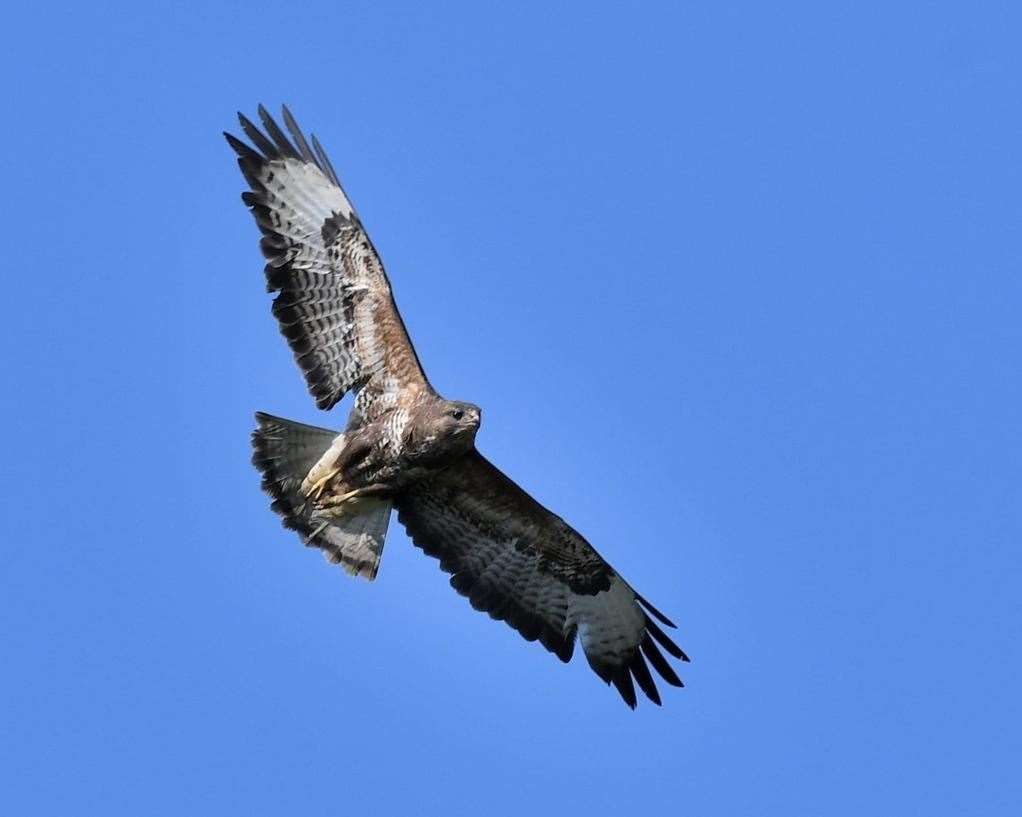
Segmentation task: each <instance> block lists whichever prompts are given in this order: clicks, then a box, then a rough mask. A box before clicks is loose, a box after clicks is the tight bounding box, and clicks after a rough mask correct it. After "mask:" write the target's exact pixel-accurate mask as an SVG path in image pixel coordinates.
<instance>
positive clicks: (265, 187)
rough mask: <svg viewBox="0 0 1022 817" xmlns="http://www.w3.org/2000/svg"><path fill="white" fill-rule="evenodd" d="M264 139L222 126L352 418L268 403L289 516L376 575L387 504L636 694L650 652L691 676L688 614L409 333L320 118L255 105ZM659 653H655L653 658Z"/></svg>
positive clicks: (467, 576) (272, 254)
mask: <svg viewBox="0 0 1022 817" xmlns="http://www.w3.org/2000/svg"><path fill="white" fill-rule="evenodd" d="M259 118H260V120H261V122H262V126H263V129H262V130H260V128H259V127H257V126H256V125H255V124H253V123H252V122H251V121H250V120H248V119H246V118H245V117H244V116H242V115H241V114H239V120H240V122H241V129H242V131H243V132H244V134H245V136H247V137H248V140H249V142H250V143H251V144H246V143H245V142H244V141H242V140H241V139H238V138H236V137H234V136H232V135H231V134H229V133H225V134H224V136H226V138H227V141H228V143H229V144H230V146H231V147H232V148H233V149H234V151H235V152H236V153H237V154H238V164H239V165H240V166H241V172H242V173H243V174H244V176H245V179H246V181H247V182H248V185H249V188H250V189H249V190H247V191H246V192H244V193H243V194H242V200H243V201H244V202H245V204H246V205H248V207H249V209H250V210H251V212H252V215H253V216H254V218H255V221H256V224H257V225H258V227H259V230H260V231H261V232H262V239H261V241H260V248H261V249H262V252H263V255H264V256H265V258H266V260H267V263H266V282H267V288H268V290H269V291H270V292H276V293H277V295H276V298H275V299H274V301H273V314H274V316H275V317H276V319H277V321H278V323H279V325H280V330H281V332H282V333H283V335H284V337H285V338H287V341H288V343H289V344H290V346H291V349H292V351H293V352H294V356H295V360H296V361H297V363H298V366H299V367H300V368H301V370H302V373H303V374H304V375H305V380H306V383H307V385H308V388H309V391H310V392H311V393H312V396H313V397H314V398H315V401H316V405H317V406H318V407H319V408H320V409H324V410H327V409H330V408H332V407H333V406H335V405H336V404H337V402H338V401H339V400H340V399H341V398H342V397H344V395H345V394H347V393H348V392H353V393H354V395H355V400H354V405H353V407H352V409H351V413H350V414H349V416H348V421H347V424H346V426H345V428H344V431H342V432H337V431H330V430H328V429H325V428H317V427H315V426H309V425H304V424H302V423H296V422H294V421H292V420H285V419H283V418H280V417H273V416H270V415H269V414H263V413H258V414H257V415H256V421H257V424H258V427H257V428H256V430H255V431H254V432H253V435H252V444H253V448H254V454H253V457H252V461H253V463H254V464H255V466H256V468H258V469H259V471H260V472H261V474H262V486H263V489H264V490H265V491H266V492H267V493H268V494H269V495H270V496H271V497H272V500H273V502H272V508H273V510H274V511H276V513H278V514H279V515H280V516H281V518H282V519H283V524H284V526H285V527H287V528H291V529H293V530H295V531H296V532H297V533H298V535H299V536H300V537H301V539H302V541H303V542H304V543H305V544H306V545H308V546H310V547H316V548H319V549H320V550H322V551H323V553H324V555H325V556H326V558H327V559H328V560H330V561H331V562H333V563H336V564H339V565H341V566H342V567H343V568H344V569H345V570H346V571H347V572H348V573H350V574H352V575H356V576H362V577H364V578H367V579H370V580H371V579H373V578H374V577H375V576H376V572H377V570H378V569H379V565H380V557H381V555H382V553H383V543H384V540H385V538H386V535H387V525H388V522H389V520H390V512H391V509H392V508H394V509H396V510H397V514H398V520H399V521H400V522H401V523H402V524H403V525H404V526H405V528H406V529H407V531H408V534H409V536H410V537H411V539H412V541H413V542H414V543H415V544H416V545H417V546H418V547H420V548H421V549H422V550H423V551H425V552H426V553H427V554H428V555H430V556H434V557H436V558H437V559H438V560H439V561H440V568H441V569H442V570H444V571H446V572H447V573H450V574H451V580H450V581H451V586H452V587H454V589H455V590H457V591H458V592H459V593H460V594H461V595H463V596H466V597H467V598H468V600H469V603H470V604H471V605H472V606H473V607H474V608H475V609H476V610H481V611H485V612H487V613H489V615H490V616H491V617H492V618H495V619H499V620H503V621H506V622H507V623H508V624H509V625H510V626H511V627H513V628H514V629H516V630H517V631H518V632H519V633H521V634H522V636H524V637H525V638H526V639H527V640H529V641H535V640H537V639H538V640H539V642H540V643H541V644H542V645H543V646H544V647H546V649H548V650H549V651H550V652H552V653H554V654H555V655H556V656H557V657H558V658H560V659H561V660H562V661H565V662H566V661H568V660H570V659H571V656H572V652H573V650H574V645H575V640H576V638H577V639H578V640H579V641H580V642H581V644H582V649H583V651H584V652H585V656H586V659H587V660H588V662H589V665H590V666H591V667H592V668H593V671H594V672H595V673H596V674H597V675H598V676H599V677H600V678H601V679H603V681H604V682H606V683H608V684H614V686H615V687H616V688H617V691H618V692H619V693H620V694H621V697H622V698H623V699H624V700H625V703H627V704H628V706H630V707H632V708H634V707H635V703H636V694H635V684H638V686H639V688H640V689H641V690H642V692H643V693H645V695H646V696H647V697H648V698H649V699H650V700H652V701H653V702H654V703H656V704H660V695H659V693H658V691H657V687H656V684H655V683H654V681H653V676H652V674H651V673H650V670H649V665H652V667H653V669H655V670H656V672H657V673H658V674H659V675H660V677H661V678H663V679H664V680H665V681H666V682H667V683H668V684H671V685H673V686H679V687H680V686H682V682H681V681H680V680H679V678H678V676H677V674H676V673H675V671H674V669H673V668H672V667H671V665H670V664H669V663H668V661H667V659H666V658H665V657H664V655H663V653H662V652H661V648H662V649H663V650H665V651H667V652H668V653H670V654H671V655H672V656H674V657H675V658H678V659H680V660H682V661H687V660H688V657H687V656H686V655H685V653H684V652H683V651H682V650H681V649H680V648H679V647H678V646H677V645H676V644H675V643H674V642H673V641H672V640H671V639H670V638H669V637H668V636H667V635H666V633H665V632H664V631H663V630H662V629H661V627H660V626H659V625H658V624H657V622H658V621H659V622H660V624H663V625H665V626H668V627H674V626H675V625H674V624H672V623H671V622H670V621H669V620H668V619H667V617H666V616H664V615H663V614H662V613H661V612H659V611H658V610H657V609H656V608H655V607H654V606H653V605H652V604H650V603H649V602H648V601H646V599H644V598H643V597H642V596H640V595H639V594H638V593H636V592H635V590H633V589H632V587H631V586H630V585H629V584H628V583H627V582H626V581H625V580H624V579H623V578H621V576H620V575H619V574H618V573H617V572H616V571H615V570H614V569H613V568H612V567H611V566H610V565H609V564H607V562H606V561H604V560H603V558H602V557H601V556H600V554H598V553H597V552H596V550H595V549H593V547H592V546H591V545H590V544H589V543H588V542H587V541H586V540H585V539H583V538H582V536H581V535H579V534H578V533H577V532H576V531H575V530H574V529H573V528H571V527H570V526H569V525H568V524H567V523H566V522H565V521H564V520H563V519H561V518H560V517H559V516H557V515H556V514H554V513H552V512H551V511H548V510H547V509H546V508H544V507H543V506H542V505H540V504H539V503H538V502H537V501H536V500H535V499H533V498H532V497H531V496H529V495H528V494H527V493H526V492H525V491H523V490H522V489H521V488H519V487H518V486H517V485H516V484H515V483H514V482H512V481H511V480H510V479H509V478H508V477H507V476H505V475H504V474H503V473H502V472H501V471H500V470H499V469H498V468H497V467H496V466H494V465H492V464H491V463H490V462H489V461H487V460H486V458H485V457H483V455H482V454H480V453H479V451H478V450H476V447H475V438H476V433H477V432H478V431H479V423H480V418H481V416H482V412H481V410H480V408H479V407H478V406H475V405H473V404H471V403H465V402H461V401H457V400H446V399H444V398H443V397H441V396H440V394H439V393H437V391H436V390H435V389H434V388H433V387H432V386H431V385H430V383H429V380H428V379H427V378H426V374H425V372H424V371H423V369H422V364H421V363H420V362H419V358H418V356H417V355H416V353H415V349H414V348H413V347H412V343H411V340H410V339H409V337H408V332H407V331H406V329H405V326H404V323H403V322H402V320H401V316H400V314H399V313H398V310H397V305H396V304H395V303H394V298H393V295H392V294H391V288H390V283H389V282H388V280H387V276H386V273H385V272H384V270H383V264H382V263H381V261H380V257H379V254H378V253H377V252H376V249H375V248H374V247H373V244H372V242H371V241H370V239H369V236H368V235H367V234H366V231H365V230H364V229H363V227H362V222H361V221H360V220H359V218H358V215H357V214H356V213H355V210H354V208H353V207H352V205H351V202H350V201H349V199H348V197H347V196H346V195H345V193H344V190H343V188H342V187H341V183H340V181H339V180H338V178H337V173H336V171H335V170H334V168H333V166H332V165H331V164H330V160H329V159H328V158H327V155H326V153H324V151H323V148H322V147H321V146H320V144H319V141H318V140H317V139H316V137H315V136H313V137H311V145H310V142H309V141H308V140H306V138H305V136H304V135H303V134H302V131H301V130H300V129H299V127H298V125H297V124H296V123H295V120H294V117H292V116H291V113H290V111H288V109H287V108H286V107H285V108H284V109H283V121H284V126H285V128H286V129H287V131H288V133H289V134H290V138H288V136H287V135H286V134H285V133H284V131H282V130H281V128H280V127H279V126H278V124H277V123H276V122H275V121H274V120H273V118H272V117H271V116H270V115H269V114H268V113H267V112H266V110H265V109H264V108H263V107H262V106H260V107H259ZM647 662H648V664H647Z"/></svg>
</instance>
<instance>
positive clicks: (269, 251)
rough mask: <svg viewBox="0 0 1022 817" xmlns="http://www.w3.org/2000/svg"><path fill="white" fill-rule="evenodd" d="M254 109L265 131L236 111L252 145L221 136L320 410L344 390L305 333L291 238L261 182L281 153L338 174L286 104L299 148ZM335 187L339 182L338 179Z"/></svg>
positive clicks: (281, 316)
mask: <svg viewBox="0 0 1022 817" xmlns="http://www.w3.org/2000/svg"><path fill="white" fill-rule="evenodd" d="M258 111H259V119H260V121H261V122H262V124H263V127H264V128H265V130H266V133H264V132H263V131H262V130H260V128H259V127H258V126H256V125H255V124H254V123H253V122H252V121H251V120H250V119H248V118H247V117H246V116H245V115H244V114H242V113H239V114H238V122H239V123H240V124H241V129H242V131H243V132H244V133H245V136H246V137H248V139H249V140H250V141H251V142H252V145H254V147H252V146H250V145H247V144H245V143H244V142H243V141H241V140H240V139H238V138H237V137H235V136H233V135H232V134H230V133H226V132H225V133H224V137H225V138H226V139H227V143H228V144H229V145H230V146H231V148H232V149H233V150H234V152H235V153H237V154H238V166H239V167H240V168H241V172H242V174H243V175H244V177H245V180H246V181H247V182H248V185H249V187H250V188H251V189H250V190H246V191H245V192H244V193H242V194H241V198H242V201H243V202H244V203H245V204H246V206H248V207H249V209H250V210H251V212H252V216H253V218H254V219H255V221H256V225H257V226H258V227H259V230H260V232H261V233H262V234H263V235H262V238H261V239H260V242H259V248H260V250H261V252H262V254H263V256H264V257H265V258H266V267H265V274H266V289H267V291H268V292H279V293H280V294H279V295H278V296H277V298H276V299H275V300H274V302H273V314H274V316H275V317H276V318H277V321H278V323H279V325H280V331H281V333H282V334H283V335H284V337H285V338H287V341H288V345H290V347H291V350H292V352H293V353H294V356H295V361H296V362H297V363H298V366H299V368H301V370H302V372H303V374H304V375H305V379H306V383H307V384H308V387H309V391H310V392H311V393H312V396H313V397H314V398H315V400H316V405H317V406H318V407H319V408H321V409H329V408H331V407H333V406H334V405H335V404H336V403H337V402H338V401H339V400H340V399H341V398H342V397H343V396H344V394H345V391H346V389H343V390H342V389H340V388H338V384H337V383H336V379H335V378H334V377H332V376H331V373H330V371H329V369H330V367H331V366H332V365H333V363H334V360H333V359H332V358H330V357H329V355H324V351H323V350H322V349H318V348H317V347H316V344H315V342H314V341H313V338H312V337H310V335H309V327H308V326H307V325H306V323H307V318H308V315H303V314H302V312H301V310H300V307H301V305H302V304H303V303H304V301H305V297H304V296H303V295H302V291H301V286H302V282H301V281H300V280H296V278H295V276H296V273H295V272H294V271H293V270H292V269H291V266H290V255H289V249H290V245H289V241H288V239H287V238H285V237H284V236H283V235H281V234H280V233H279V232H278V228H279V227H280V226H281V225H280V216H279V215H277V214H274V213H273V212H272V211H271V209H270V208H269V207H268V206H267V199H266V186H265V181H266V180H267V179H272V178H273V174H272V170H271V171H269V172H268V175H267V171H266V165H267V164H268V163H269V162H272V161H275V160H280V159H283V158H288V159H296V160H298V161H301V162H307V163H309V164H312V165H314V166H315V167H317V168H318V169H319V170H320V171H321V172H322V173H323V175H324V176H326V177H328V178H330V180H331V181H333V182H334V183H335V184H336V176H335V174H334V171H333V168H332V167H331V166H330V164H329V160H328V159H327V158H326V153H325V152H324V151H323V149H322V147H319V142H318V141H317V140H315V138H313V144H315V145H316V146H317V151H316V154H315V155H314V154H313V151H312V150H311V149H310V148H309V144H308V142H307V141H306V140H305V137H304V136H303V134H302V132H301V129H300V128H299V127H298V123H297V122H296V121H295V119H294V116H292V115H291V112H290V111H289V110H288V109H287V107H284V122H285V125H286V127H287V129H288V130H289V131H290V133H291V136H292V138H293V139H294V140H295V142H297V144H298V147H297V148H296V147H295V146H294V145H293V144H291V142H290V141H289V140H288V138H287V136H286V135H285V134H284V132H283V131H282V130H281V129H280V127H279V126H278V125H277V123H276V122H274V120H273V117H271V116H270V114H269V113H268V112H267V111H266V109H265V108H264V107H263V106H262V105H260V106H259V108H258ZM267 134H268V135H267ZM338 187H340V185H339V184H338ZM342 193H343V190H342ZM335 218H342V216H340V215H336V216H335ZM300 274H301V273H300V272H299V273H297V275H300Z"/></svg>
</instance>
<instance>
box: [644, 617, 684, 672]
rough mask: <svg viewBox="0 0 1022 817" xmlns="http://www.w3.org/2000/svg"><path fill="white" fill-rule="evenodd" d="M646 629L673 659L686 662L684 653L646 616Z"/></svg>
mask: <svg viewBox="0 0 1022 817" xmlns="http://www.w3.org/2000/svg"><path fill="white" fill-rule="evenodd" d="M646 629H647V630H648V631H649V634H650V635H652V636H653V638H655V639H656V640H657V641H658V642H659V643H660V646H661V647H663V648H664V649H665V650H667V652H669V653H670V654H671V655H673V656H674V657H675V658H680V659H681V660H682V661H688V656H687V655H685V651H684V650H683V649H682V648H681V647H679V646H678V645H677V644H675V643H674V642H673V641H671V639H670V638H669V637H668V636H667V633H665V632H664V631H663V630H661V629H660V628H659V627H658V626H657V624H656V622H655V621H653V620H652V619H651V618H650V617H649V616H646Z"/></svg>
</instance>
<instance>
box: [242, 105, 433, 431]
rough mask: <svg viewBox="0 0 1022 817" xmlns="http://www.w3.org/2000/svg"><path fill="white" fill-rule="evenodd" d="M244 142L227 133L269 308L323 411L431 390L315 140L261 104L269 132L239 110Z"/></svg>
mask: <svg viewBox="0 0 1022 817" xmlns="http://www.w3.org/2000/svg"><path fill="white" fill-rule="evenodd" d="M238 118H239V120H240V121H241V128H242V130H243V131H244V132H245V135H246V136H247V137H248V138H249V139H250V140H251V142H252V145H254V147H252V146H249V145H247V144H245V143H244V142H242V141H241V140H239V139H237V138H235V137H234V136H232V135H231V134H229V133H225V134H224V136H226V137H227V141H228V143H229V144H230V146H231V147H232V148H233V149H234V150H235V151H236V152H237V154H238V157H239V158H238V164H239V165H240V166H241V172H242V173H243V174H244V175H245V178H246V180H247V181H248V184H249V187H250V188H251V190H249V191H247V192H245V193H243V194H242V199H243V200H244V202H245V204H247V205H248V206H249V207H250V208H251V210H252V215H253V216H254V217H255V220H256V224H258V225H259V229H260V230H261V231H262V233H263V238H262V241H261V242H260V247H261V248H262V251H263V255H264V256H265V257H266V259H267V263H266V282H267V288H268V290H269V291H270V292H279V293H280V294H279V295H277V297H276V299H275V300H274V301H273V314H274V315H275V316H276V318H277V320H278V322H279V323H280V331H281V332H282V333H283V334H284V336H285V337H286V338H287V341H288V343H289V344H290V346H291V349H292V351H293V352H294V355H295V360H296V361H297V363H298V365H299V366H300V367H301V369H302V372H303V373H304V374H305V380H306V382H307V383H308V386H309V391H310V392H311V393H312V395H313V397H315V399H316V405H317V406H319V408H321V409H329V408H331V407H332V406H334V405H335V404H336V403H337V402H338V401H339V400H340V399H341V398H342V397H344V395H345V394H346V393H347V392H348V391H349V390H352V389H354V390H356V391H358V392H359V400H358V406H359V410H360V411H361V413H362V414H363V415H364V416H367V417H371V416H372V415H373V413H374V406H376V405H377V404H378V403H379V402H380V401H383V403H384V404H387V403H390V402H391V401H394V400H397V399H399V397H400V395H401V393H402V392H407V391H416V390H422V389H429V388H430V387H429V382H428V381H427V380H426V376H425V374H424V373H423V371H422V367H421V365H420V364H419V359H418V357H417V356H416V354H415V349H414V348H413V347H412V344H411V341H410V340H409V338H408V332H407V331H406V330H405V326H404V323H403V322H402V320H401V316H400V315H399V314H398V311H397V306H396V305H395V303H394V298H393V296H392V295H391V290H390V283H389V282H388V280H387V275H386V273H385V272H384V270H383V264H382V263H381V262H380V258H379V256H378V255H377V253H376V250H375V248H374V247H373V245H372V242H371V241H370V240H369V236H368V235H366V232H365V230H364V229H363V228H362V224H361V222H360V221H359V220H358V216H357V215H356V214H355V210H354V208H353V207H352V206H351V203H350V202H349V201H348V198H347V196H346V195H345V194H344V190H342V189H341V185H340V182H339V181H338V180H337V174H336V173H335V172H334V169H333V166H332V165H331V164H330V160H329V159H328V158H327V156H326V154H325V153H324V152H323V149H322V147H320V144H319V141H318V140H317V139H316V137H315V136H313V137H312V148H310V147H309V143H308V142H307V141H306V140H305V136H304V135H303V134H302V132H301V130H300V129H299V128H298V125H297V124H296V123H295V121H294V118H293V117H292V116H291V113H290V112H289V111H288V109H287V108H286V107H285V108H284V124H285V126H286V127H287V129H288V131H289V132H290V134H291V137H292V139H293V140H294V142H293V143H292V142H291V141H290V140H289V139H288V137H287V136H286V135H285V134H284V133H283V131H281V129H280V128H279V127H278V125H277V123H276V122H274V120H273V118H272V117H271V116H270V115H269V114H268V113H267V112H266V110H265V109H264V108H263V107H262V106H261V105H260V106H259V118H260V119H261V120H262V124H263V128H264V129H265V133H264V132H263V131H260V130H259V128H257V127H256V126H255V125H253V124H252V122H250V121H249V120H248V119H246V118H245V117H244V116H242V115H241V114H238Z"/></svg>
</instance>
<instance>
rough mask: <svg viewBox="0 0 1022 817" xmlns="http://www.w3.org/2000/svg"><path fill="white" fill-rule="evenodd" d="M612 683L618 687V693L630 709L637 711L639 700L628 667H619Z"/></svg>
mask: <svg viewBox="0 0 1022 817" xmlns="http://www.w3.org/2000/svg"><path fill="white" fill-rule="evenodd" d="M611 682H612V683H613V684H614V686H615V687H617V691H618V692H619V693H620V695H621V697H622V698H624V701H625V703H626V704H628V706H629V708H630V709H635V704H636V703H637V699H636V697H635V685H634V684H633V683H632V676H631V673H630V672H629V671H628V667H626V666H621V667H618V669H617V671H616V672H615V673H614V675H613V676H612V677H611Z"/></svg>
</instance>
